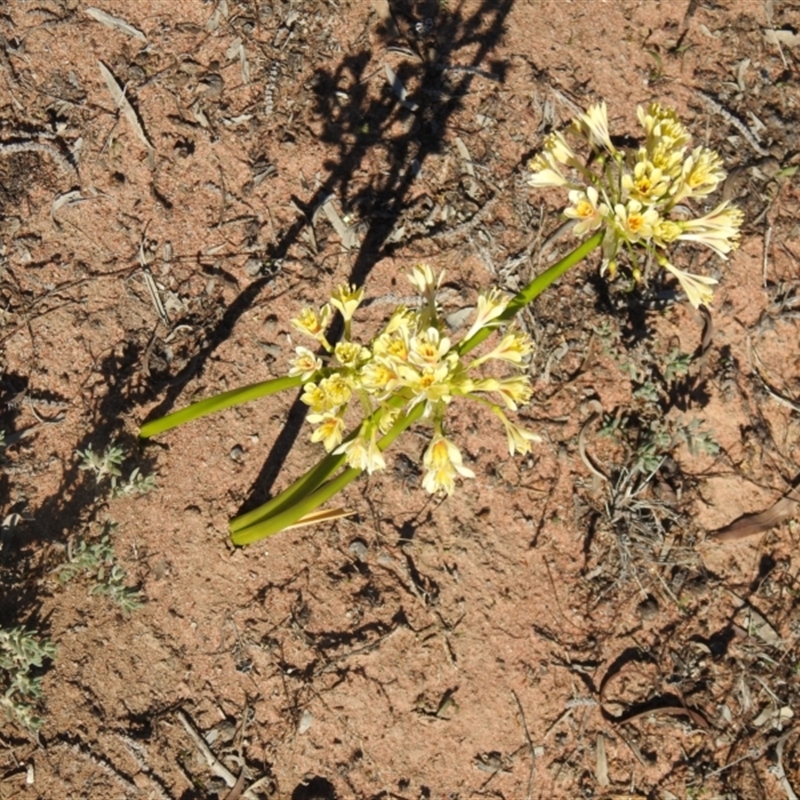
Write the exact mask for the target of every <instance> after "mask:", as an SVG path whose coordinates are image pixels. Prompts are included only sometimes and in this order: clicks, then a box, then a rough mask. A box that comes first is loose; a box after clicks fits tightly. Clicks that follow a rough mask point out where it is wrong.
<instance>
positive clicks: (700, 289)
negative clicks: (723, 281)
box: [659, 258, 718, 308]
mask: <svg viewBox="0 0 800 800" xmlns="http://www.w3.org/2000/svg"><path fill="white" fill-rule="evenodd" d="M659 264H660V265H661V266H662V267H664V269H665V270H667V271H668V272H671V273H672V274H673V275H674V276H675V277H676V278H677V279H678V282H679V283H680V285H681V288H682V289H683V291H684V292H686V297H687V299H688V300H689V302H690V303H691V304H692V305H693V306H694V307H695V308H699V307H700V306H701V305H705V306H710V305H711V301H712V300H713V299H714V291H713V289H712V288H711V287H712V286H714V285H715V284H716V283H718V281H716V280H714V278H707V277H706V276H705V275H694V274H692V273H691V272H684V271H683V270H681V269H678V268H677V267H676V266H674V265H673V264H670V263H669V261H667V259H665V258H660V259H659Z"/></svg>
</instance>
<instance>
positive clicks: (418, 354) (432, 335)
mask: <svg viewBox="0 0 800 800" xmlns="http://www.w3.org/2000/svg"><path fill="white" fill-rule="evenodd" d="M449 350H450V339H448V337H447V336H442V335H441V334H440V333H439V331H438V330H437V329H436V328H428V329H427V330H426V331H424V332H422V333H420V334H418V335H417V336H414V337H413V338H412V339H411V342H410V346H409V353H408V360H409V363H411V364H414V365H415V366H417V367H431V366H434V365H436V364H438V363H439V361H440V360H441V359H442V358H443V357H444V356H445V355H447V353H448V352H449Z"/></svg>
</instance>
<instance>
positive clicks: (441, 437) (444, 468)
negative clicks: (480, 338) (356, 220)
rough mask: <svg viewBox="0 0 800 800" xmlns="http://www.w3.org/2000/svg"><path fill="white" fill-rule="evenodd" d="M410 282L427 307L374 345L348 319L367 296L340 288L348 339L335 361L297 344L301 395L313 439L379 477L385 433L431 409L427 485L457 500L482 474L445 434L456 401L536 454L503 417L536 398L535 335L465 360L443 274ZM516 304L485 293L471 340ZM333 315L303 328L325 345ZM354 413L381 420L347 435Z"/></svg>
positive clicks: (312, 316) (507, 338)
mask: <svg viewBox="0 0 800 800" xmlns="http://www.w3.org/2000/svg"><path fill="white" fill-rule="evenodd" d="M593 199H594V201H595V202H597V199H598V198H597V196H596V195H593ZM409 280H410V281H411V283H412V285H413V286H414V288H416V289H417V291H418V292H419V294H420V295H421V301H422V302H421V303H420V304H419V307H418V308H415V309H414V310H411V309H409V308H406V307H404V306H400V307H399V308H397V309H396V310H395V312H394V313H393V314H392V315H391V317H390V318H389V320H388V322H387V323H386V325H385V326H384V328H383V330H381V331H379V333H378V334H377V335H376V336H375V337H374V338H373V339H372V340H371V341H369V342H367V343H365V344H361V343H359V342H358V341H356V340H354V339H353V337H352V332H351V330H350V325H349V322H350V321H351V319H352V318H351V317H349V316H348V315H349V314H351V313H352V312H353V311H355V308H356V306H357V303H358V302H359V301H360V299H361V292H360V290H357V289H356V288H355V287H340V288H339V289H337V291H336V292H335V293H334V294H333V296H332V297H331V300H330V304H328V305H326V306H324V307H323V309H325V308H327V309H329V311H330V309H332V308H335V309H336V310H338V311H339V312H340V313H341V314H342V316H343V317H344V318H345V331H344V338H343V340H342V341H340V342H338V343H337V344H336V346H335V347H333V348H326V349H328V350H329V352H330V353H331V357H330V358H328V359H327V363H325V364H323V363H322V361H321V360H320V359H319V358H318V357H317V356H316V355H315V354H314V353H312V352H311V351H310V350H308V349H306V348H302V347H299V348H297V355H296V357H295V358H294V360H293V361H292V364H291V371H292V374H294V375H301V376H303V378H304V380H306V381H307V382H306V384H305V385H304V387H303V389H304V390H303V393H302V396H301V398H300V399H301V400H302V401H303V403H305V404H306V405H308V406H309V407H310V409H311V413H310V414H309V416H308V420H309V422H310V423H311V424H312V425H313V426H314V430H313V432H312V434H311V440H312V441H313V442H321V443H322V445H323V446H324V448H325V450H326V451H327V452H329V453H332V454H334V455H343V456H345V460H346V463H347V464H348V466H350V467H352V468H355V469H358V470H366V471H367V472H369V473H372V472H375V471H376V470H381V469H384V468H385V466H386V463H385V460H384V457H383V455H382V453H381V448H380V446H379V445H378V440H377V438H376V437H377V436H378V434H381V435H384V434H386V433H387V432H388V431H389V430H390V429H391V428H392V426H393V425H395V424H396V423H397V422H398V421H399V420H401V419H402V418H403V417H404V416H405V415H408V414H409V413H410V412H411V410H412V409H414V408H416V407H419V406H422V413H421V418H422V420H423V421H424V422H427V423H428V424H429V425H431V426H432V427H433V429H434V435H433V438H432V440H431V442H430V445H429V446H428V448H427V449H426V451H425V455H424V457H423V464H424V466H425V468H426V470H427V472H426V475H425V478H424V480H423V486H424V487H425V488H426V489H427V490H428V491H430V492H444V493H445V494H451V493H452V492H453V490H454V488H455V481H456V479H457V478H459V477H462V478H470V477H474V475H473V472H472V470H470V469H468V468H467V467H465V466H464V464H463V459H462V456H461V452H460V451H459V449H458V448H457V447H456V445H455V444H454V443H453V442H452V441H450V440H449V439H448V438H447V436H446V434H445V422H446V416H447V413H448V411H449V409H450V408H451V407H452V405H453V403H454V402H456V401H459V402H460V401H469V400H471V401H477V402H479V403H480V404H481V405H482V406H484V407H487V406H488V408H489V409H491V410H492V411H494V413H496V414H497V415H498V416H499V417H500V419H501V420H502V422H503V425H504V427H505V429H506V434H507V436H508V438H509V442H512V441H513V442H514V443H515V444H514V445H511V444H510V445H509V447H510V449H511V450H512V452H527V449H528V448H529V446H530V445H529V443H530V442H531V441H534V440H535V438H536V437H535V436H534V434H528V433H525V432H522V430H521V429H519V428H517V427H516V426H514V425H513V424H512V423H511V422H509V421H508V419H507V418H506V417H505V412H502V411H499V409H500V406H501V405H502V406H504V407H506V408H508V409H510V410H512V411H513V410H516V409H517V408H518V407H519V406H520V405H523V404H524V403H527V402H528V400H529V399H530V397H531V392H532V390H531V385H530V379H529V377H528V374H527V370H528V359H529V357H530V355H531V352H532V351H533V343H532V342H531V340H530V337H529V336H528V335H527V334H526V333H524V332H523V331H520V330H516V329H513V328H512V329H509V330H506V331H505V332H504V333H503V335H502V336H501V337H500V340H499V342H497V343H496V344H495V345H494V347H490V348H488V349H487V351H486V352H485V353H484V354H483V355H478V356H475V357H469V358H468V357H467V356H466V355H463V356H462V355H461V352H460V350H459V347H460V346H461V343H459V344H456V343H454V342H453V340H452V338H451V337H450V335H449V334H448V333H447V331H446V328H445V324H444V321H443V320H442V318H441V316H440V314H439V310H438V308H437V304H436V289H437V288H438V287H439V286H440V285H441V275H439V276H437V275H435V274H434V272H433V270H432V269H431V268H430V267H429V266H427V265H425V264H418V265H416V266H415V267H413V269H412V270H411V274H410V275H409ZM508 300H509V297H508V295H507V294H506V293H505V292H502V291H500V290H499V289H497V288H491V289H488V290H487V291H484V292H482V293H481V294H480V295H479V297H478V300H477V310H476V313H475V321H474V322H473V324H472V325H471V327H470V328H469V330H468V331H467V334H466V335H465V336H464V338H463V340H462V342H464V341H466V340H468V339H469V338H470V337H472V336H474V335H476V334H477V333H479V332H480V331H485V332H487V333H488V332H489V331H492V330H494V329H495V328H497V327H498V326H499V324H500V322H499V319H498V318H499V317H500V316H501V315H502V313H503V311H504V310H505V309H506V307H507V305H508ZM328 316H329V314H328V315H326V314H325V313H324V311H320V312H319V313H315V312H313V311H310V310H305V311H303V312H302V313H301V315H300V316H299V317H298V319H297V320H296V321H295V327H297V328H298V329H299V330H302V331H303V332H305V333H307V334H309V335H310V336H313V337H314V338H316V339H318V341H321V340H320V339H319V337H320V336H321V330H322V321H323V319H327V318H328ZM489 365H495V366H493V367H491V369H492V374H493V375H497V377H484V376H483V375H482V374H481V373H480V370H481V369H482V368H483V367H486V368H487V369H488V368H489ZM492 397H493V398H494V399H491V398H492ZM354 412H355V413H357V414H359V415H360V416H361V418H362V419H365V420H366V419H367V418H369V419H372V420H373V421H372V422H370V423H367V422H363V423H362V428H360V429H359V432H358V433H357V434H355V435H353V436H351V437H349V438H345V433H344V432H345V427H346V424H345V417H346V416H347V415H348V414H350V415H353V413H354ZM376 412H378V413H377V415H376ZM498 412H499V413H498ZM365 426H366V427H367V430H364V429H363V428H364V427H365Z"/></svg>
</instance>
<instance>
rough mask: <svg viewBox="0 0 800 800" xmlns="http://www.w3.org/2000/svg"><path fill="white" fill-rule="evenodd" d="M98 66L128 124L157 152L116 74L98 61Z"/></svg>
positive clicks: (147, 145) (150, 148)
mask: <svg viewBox="0 0 800 800" xmlns="http://www.w3.org/2000/svg"><path fill="white" fill-rule="evenodd" d="M97 65H98V66H99V67H100V74H101V75H102V76H103V80H104V81H105V83H106V86H107V87H108V91H109V92H111V97H112V99H113V100H114V102H115V103H116V104H117V108H119V109H120V111H122V114H123V116H124V117H125V119H127V120H128V124H129V125H130V126H131V127H132V128H133V130H134V133H135V134H136V135H137V136H138V137H139V139H140V140H141V141H142V142H143V144H144V145H145V146H146V147H147V149H148V150H149V151H151V152H152V151H153V150H155V148H154V147H153V145H152V144H151V143H150V140H149V139H148V138H147V134H146V133H145V131H144V126H143V125H142V122H141V120H140V119H139V116H138V115H137V113H136V111H135V109H134V108H133V106H132V105H131V104H130V101H129V100H128V98H127V97H125V91H124V90H123V88H122V87H121V86H120V85H119V82H118V81H117V79H116V78H115V77H114V74H113V73H112V72H111V70H110V69H109V68H108V67H107V66H106V65H105V64H104V63H103V62H102V61H98V62H97Z"/></svg>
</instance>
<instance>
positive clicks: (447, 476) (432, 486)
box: [422, 434, 475, 494]
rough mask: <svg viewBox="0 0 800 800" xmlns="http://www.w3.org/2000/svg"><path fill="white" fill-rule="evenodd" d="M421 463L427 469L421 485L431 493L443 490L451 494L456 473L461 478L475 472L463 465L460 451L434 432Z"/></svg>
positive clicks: (473, 475) (473, 474)
mask: <svg viewBox="0 0 800 800" xmlns="http://www.w3.org/2000/svg"><path fill="white" fill-rule="evenodd" d="M422 463H423V464H424V466H425V468H426V469H427V470H428V471H427V472H426V473H425V477H424V478H423V479H422V486H423V488H424V489H425V490H426V491H427V492H430V493H431V494H436V492H445V493H447V494H452V493H453V491H454V489H455V478H456V475H461V476H462V477H463V478H474V477H475V473H474V472H473V471H472V470H471V469H469V468H467V467H465V466H464V460H463V458H462V456H461V451H460V450H459V449H458V448H457V447H456V446H455V445H454V444H453V443H452V442H451V441H450V440H449V439H446V438H445V437H444V436H442V435H441V434H436V435H435V436H434V437H433V439H431V443H430V444H429V445H428V448H427V450H425V454H424V455H423V457H422Z"/></svg>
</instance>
